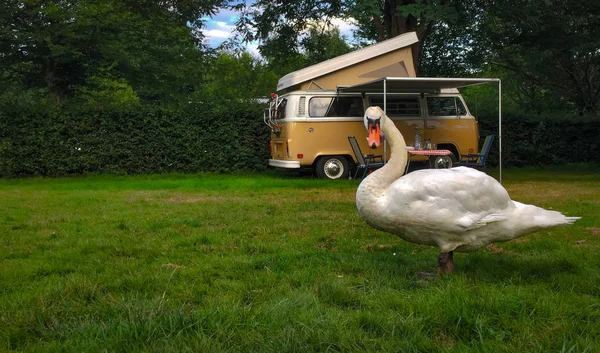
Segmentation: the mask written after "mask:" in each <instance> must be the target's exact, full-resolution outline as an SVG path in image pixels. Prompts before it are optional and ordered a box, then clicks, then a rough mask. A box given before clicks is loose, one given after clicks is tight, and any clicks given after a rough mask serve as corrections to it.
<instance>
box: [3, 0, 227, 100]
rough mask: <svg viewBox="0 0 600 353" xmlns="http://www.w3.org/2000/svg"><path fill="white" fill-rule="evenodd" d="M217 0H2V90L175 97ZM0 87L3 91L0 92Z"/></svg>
mask: <svg viewBox="0 0 600 353" xmlns="http://www.w3.org/2000/svg"><path fill="white" fill-rule="evenodd" d="M223 5H224V2H223V1H222V0H171V1H157V0H153V1H151V0H126V1H118V0H103V1H94V0H71V1H68V0H58V1H51V0H29V1H16V0H0V7H1V8H2V12H0V58H2V60H0V80H2V83H3V85H4V86H5V92H4V93H6V91H7V90H8V89H9V88H10V89H13V90H15V89H16V90H37V91H38V92H41V91H40V90H43V91H46V92H47V93H48V95H49V96H50V97H51V98H52V100H53V101H55V102H57V103H59V104H65V103H67V102H69V101H72V100H83V101H90V102H91V103H92V104H95V103H102V102H104V103H102V104H105V103H107V102H108V103H110V101H111V100H112V101H114V102H116V103H117V104H118V103H119V102H121V101H123V100H127V101H129V102H131V103H135V101H136V100H139V101H159V100H160V101H172V100H174V99H175V98H176V96H178V95H182V94H185V93H186V92H188V91H189V90H191V89H193V87H194V85H195V84H197V82H198V81H199V76H198V75H199V74H200V72H201V71H200V70H199V68H201V67H203V65H202V52H201V51H200V49H201V47H200V45H199V43H200V40H201V36H200V35H199V34H198V33H197V30H198V29H199V28H200V26H201V25H202V22H201V20H200V17H201V16H202V15H204V14H212V13H214V12H215V11H216V10H217V9H218V7H219V6H223ZM0 93H2V92H0Z"/></svg>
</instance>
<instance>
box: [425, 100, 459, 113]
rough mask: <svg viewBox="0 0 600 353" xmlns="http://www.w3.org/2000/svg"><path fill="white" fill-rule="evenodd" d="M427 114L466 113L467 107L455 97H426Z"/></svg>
mask: <svg viewBox="0 0 600 353" xmlns="http://www.w3.org/2000/svg"><path fill="white" fill-rule="evenodd" d="M427 110H428V112H429V116H457V115H467V109H466V108H465V106H464V105H463V103H462V101H461V100H460V99H457V98H456V97H427Z"/></svg>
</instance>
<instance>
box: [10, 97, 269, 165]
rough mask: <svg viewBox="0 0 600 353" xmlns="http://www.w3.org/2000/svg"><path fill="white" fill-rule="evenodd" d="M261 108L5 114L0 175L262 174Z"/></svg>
mask: <svg viewBox="0 0 600 353" xmlns="http://www.w3.org/2000/svg"><path fill="white" fill-rule="evenodd" d="M261 116H262V107H258V106H248V105H247V104H246V105H240V104H233V103H232V104H218V105H217V104H215V105H212V106H208V105H205V104H191V105H190V106H187V107H185V108H184V109H182V110H177V111H172V110H168V109H161V108H144V109H140V110H138V111H131V112H80V113H44V114H25V113H19V112H8V111H6V110H5V111H3V112H2V113H0V176H1V177H20V176H60V175H72V174H86V173H117V174H123V173H124V174H140V173H163V172H184V173H194V172H202V171H220V172H227V171H238V170H261V169H265V168H266V166H267V159H268V158H269V151H268V143H269V132H268V128H267V127H266V126H265V125H264V124H263V122H262V119H261Z"/></svg>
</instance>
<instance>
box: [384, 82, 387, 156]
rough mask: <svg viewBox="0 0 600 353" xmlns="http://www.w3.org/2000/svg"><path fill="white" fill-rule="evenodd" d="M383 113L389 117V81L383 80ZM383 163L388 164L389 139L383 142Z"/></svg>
mask: <svg viewBox="0 0 600 353" xmlns="http://www.w3.org/2000/svg"><path fill="white" fill-rule="evenodd" d="M383 112H384V113H385V115H387V80H386V79H385V78H384V79H383ZM383 163H384V164H386V163H387V139H386V140H383Z"/></svg>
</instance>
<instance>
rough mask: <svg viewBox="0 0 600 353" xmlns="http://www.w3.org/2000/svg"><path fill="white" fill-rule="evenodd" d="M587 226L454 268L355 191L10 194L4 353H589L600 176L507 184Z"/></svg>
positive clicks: (461, 261)
mask: <svg viewBox="0 0 600 353" xmlns="http://www.w3.org/2000/svg"><path fill="white" fill-rule="evenodd" d="M504 182H505V186H506V187H507V189H508V190H509V192H510V194H511V196H512V197H513V198H514V199H516V200H519V201H523V202H528V203H534V204H537V205H539V206H543V207H546V208H550V207H551V208H553V209H556V210H560V211H562V212H567V213H568V214H569V215H573V216H574V215H578V216H582V217H583V219H582V220H580V221H579V222H578V223H576V224H575V225H573V226H569V227H563V228H555V229H552V230H545V231H542V232H538V233H535V234H531V235H528V236H525V237H522V238H519V239H517V240H515V241H512V242H508V243H498V244H496V247H495V248H490V249H487V248H486V249H480V250H479V251H477V252H474V253H470V254H456V256H455V263H456V267H457V273H456V274H455V275H453V276H449V277H446V278H442V279H427V278H420V277H419V276H418V275H417V273H418V272H420V271H428V272H434V271H435V269H436V265H437V261H436V256H437V253H438V251H437V249H435V248H431V247H425V246H418V245H414V244H410V243H406V242H404V241H402V240H400V239H399V238H396V237H394V236H392V235H389V234H386V233H382V232H379V231H376V230H373V229H371V228H370V227H368V226H367V225H365V224H364V222H363V221H362V220H361V219H360V218H359V217H358V215H357V213H356V208H355V205H354V192H355V189H356V186H357V183H352V182H345V181H342V182H328V181H322V180H313V179H307V178H286V177H281V176H277V175H273V174H262V175H261V174H254V175H219V174H202V175H191V176H190V175H158V176H134V177H124V176H91V177H75V178H60V179H18V180H0V350H4V351H25V352H105V351H108V352H208V351H229V352H310V351H331V352H351V351H356V352H364V351H385V352H395V351H398V352H597V351H600V298H599V296H600V256H599V255H598V254H599V253H600V212H598V209H599V206H600V205H599V202H600V201H599V200H600V174H599V173H598V172H597V170H589V169H586V170H580V169H577V168H573V167H571V168H568V169H563V170H551V171H548V170H533V169H526V170H507V171H505V172H504Z"/></svg>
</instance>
